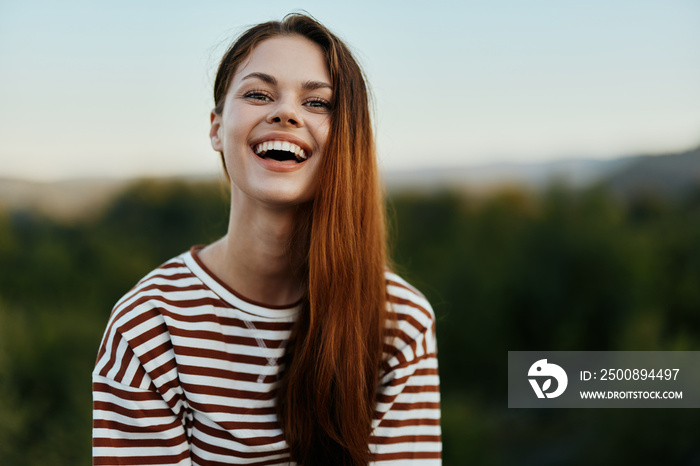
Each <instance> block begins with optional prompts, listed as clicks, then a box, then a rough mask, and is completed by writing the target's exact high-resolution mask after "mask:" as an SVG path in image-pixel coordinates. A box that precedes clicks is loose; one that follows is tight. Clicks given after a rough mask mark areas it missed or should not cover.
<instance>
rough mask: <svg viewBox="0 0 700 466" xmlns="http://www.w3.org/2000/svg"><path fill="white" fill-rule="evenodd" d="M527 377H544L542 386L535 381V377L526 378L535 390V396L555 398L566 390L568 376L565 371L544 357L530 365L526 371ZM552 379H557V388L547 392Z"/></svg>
mask: <svg viewBox="0 0 700 466" xmlns="http://www.w3.org/2000/svg"><path fill="white" fill-rule="evenodd" d="M527 375H528V377H537V378H545V377H546V379H545V380H543V383H542V386H540V384H539V383H538V381H537V378H534V379H528V380H529V381H530V385H532V389H533V390H534V391H535V394H536V395H537V398H545V397H547V398H556V397H558V396H559V395H561V394H562V393H564V390H566V385H567V384H568V383H569V378H568V377H567V376H566V372H565V371H564V369H562V368H561V367H559V366H557V365H556V364H551V363H548V362H547V360H546V359H540V360H539V361H537V362H535V363H534V364H533V365H532V366H530V370H529V371H528V372H527ZM552 379H555V380H556V381H557V389H556V390H554V391H552V392H548V391H547V390H549V389H550V388H551V385H552Z"/></svg>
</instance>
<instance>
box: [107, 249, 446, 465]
mask: <svg viewBox="0 0 700 466" xmlns="http://www.w3.org/2000/svg"><path fill="white" fill-rule="evenodd" d="M386 277H387V287H388V288H387V289H388V294H389V303H388V306H390V309H391V311H392V319H391V320H390V321H389V322H388V324H387V330H388V331H387V337H386V339H385V347H384V364H383V370H382V373H381V376H380V384H379V390H378V395H377V406H376V412H375V420H374V424H373V427H374V430H373V434H372V437H371V439H370V450H371V451H372V452H373V454H374V463H375V464H382V465H384V464H386V465H389V464H391V465H402V464H406V465H417V464H421V465H423V464H425V465H430V464H440V462H441V460H440V458H441V446H442V444H441V437H440V392H439V378H438V371H437V358H436V342H435V318H434V314H433V311H432V309H431V307H430V304H429V303H428V302H427V301H426V300H425V298H424V297H423V296H422V295H421V294H420V293H419V292H418V291H417V290H415V289H414V288H412V287H411V286H410V285H408V284H407V283H406V282H405V281H403V280H402V279H401V278H400V277H398V276H397V275H395V274H393V273H390V272H387V274H386ZM299 311H300V306H299V305H295V306H292V307H285V308H271V307H269V306H265V305H262V304H260V303H254V302H251V301H249V300H247V299H245V298H243V297H242V296H239V295H237V294H236V293H235V291H233V290H232V289H230V288H229V287H227V286H226V285H225V284H224V283H223V282H220V281H219V280H218V279H217V278H216V277H215V276H213V275H212V274H211V273H210V272H209V271H208V270H207V269H206V267H205V266H204V265H203V264H202V263H201V262H200V261H199V259H198V258H197V255H196V250H195V249H194V248H193V249H192V250H191V251H190V252H187V253H184V254H182V255H180V256H178V257H176V258H174V259H172V260H171V261H169V262H166V263H165V264H163V265H162V266H161V267H159V268H158V269H156V270H154V271H153V272H151V273H150V274H149V275H147V276H146V277H145V278H144V279H143V280H141V281H140V282H139V283H138V284H137V285H136V286H135V287H134V288H133V289H132V290H131V291H130V292H129V293H128V294H127V295H126V296H124V297H123V298H122V299H121V300H120V301H119V302H118V303H117V305H116V306H115V308H114V310H113V311H112V315H111V317H110V320H109V324H108V326H107V330H106V332H105V335H104V338H103V341H102V345H101V348H100V351H99V355H98V359H97V363H96V366H95V370H94V372H93V398H94V409H93V415H94V416H93V417H94V422H93V463H94V464H95V465H224V464H226V465H228V464H247V465H259V466H261V465H277V464H293V463H290V460H289V449H288V447H287V445H286V443H285V441H284V438H283V435H282V431H281V430H280V428H279V423H278V422H277V417H276V414H275V389H276V386H277V374H278V373H279V371H280V364H281V358H282V356H283V354H284V345H285V343H286V342H287V340H288V338H289V335H290V332H291V328H292V325H293V324H294V320H295V318H296V315H297V314H298V312H299Z"/></svg>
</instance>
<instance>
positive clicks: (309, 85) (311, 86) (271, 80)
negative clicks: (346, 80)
mask: <svg viewBox="0 0 700 466" xmlns="http://www.w3.org/2000/svg"><path fill="white" fill-rule="evenodd" d="M246 79H259V80H261V81H263V82H265V83H267V84H270V85H272V86H276V85H277V78H275V77H274V76H271V75H269V74H267V73H259V72H254V73H250V74H247V75H245V76H244V77H243V78H242V79H241V81H245V80H246ZM301 88H302V89H304V90H306V91H313V90H315V89H323V88H328V89H333V86H331V85H330V84H328V83H326V82H323V81H304V82H303V83H301Z"/></svg>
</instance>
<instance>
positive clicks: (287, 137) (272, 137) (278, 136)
mask: <svg viewBox="0 0 700 466" xmlns="http://www.w3.org/2000/svg"><path fill="white" fill-rule="evenodd" d="M267 141H287V142H291V143H292V144H296V145H297V146H299V147H301V148H302V149H304V152H305V153H306V156H307V157H311V154H313V151H312V150H311V148H310V147H309V145H308V144H307V143H305V142H304V141H302V140H301V139H299V138H298V137H296V136H294V135H292V134H289V133H267V134H265V135H263V136H260V137H257V138H255V139H253V140H252V141H251V143H250V147H251V148H253V151H255V146H257V145H258V144H260V143H263V142H267Z"/></svg>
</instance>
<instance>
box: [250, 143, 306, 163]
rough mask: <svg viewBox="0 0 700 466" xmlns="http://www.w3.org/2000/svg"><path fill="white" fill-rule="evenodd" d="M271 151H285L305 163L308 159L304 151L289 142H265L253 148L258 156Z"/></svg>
mask: <svg viewBox="0 0 700 466" xmlns="http://www.w3.org/2000/svg"><path fill="white" fill-rule="evenodd" d="M269 150H284V151H287V152H293V153H294V156H295V157H296V158H297V160H299V161H303V160H306V159H307V158H308V156H307V155H306V152H305V151H304V149H302V148H301V147H299V146H297V145H296V144H294V143H291V142H289V141H265V142H261V143H260V144H257V145H256V146H255V147H254V148H253V151H254V152H255V153H256V154H258V155H261V154H264V153H265V152H267V151H269Z"/></svg>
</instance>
